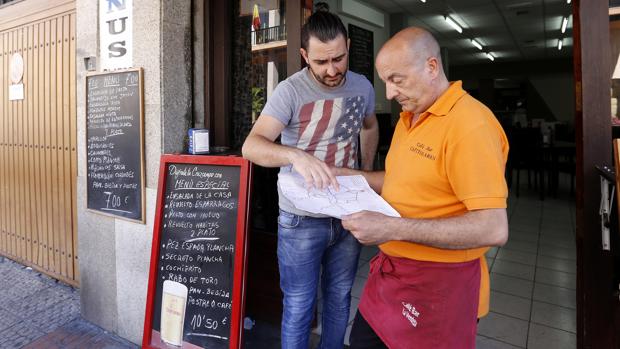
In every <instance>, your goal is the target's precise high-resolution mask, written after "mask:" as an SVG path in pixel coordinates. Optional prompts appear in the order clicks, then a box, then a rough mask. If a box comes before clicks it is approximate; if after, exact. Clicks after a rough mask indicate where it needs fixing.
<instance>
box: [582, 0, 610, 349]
mask: <svg viewBox="0 0 620 349" xmlns="http://www.w3.org/2000/svg"><path fill="white" fill-rule="evenodd" d="M608 7H609V2H608V1H607V0H593V1H580V0H577V1H575V2H573V37H574V41H573V42H574V50H573V52H574V64H575V70H574V71H575V102H576V103H575V107H576V108H575V109H576V113H575V130H576V140H577V176H576V180H577V186H576V187H577V193H576V198H575V204H576V223H577V226H576V228H577V229H576V235H577V244H576V246H577V347H578V348H618V345H619V342H618V329H614V321H613V320H614V314H613V309H614V307H613V305H614V303H613V302H614V298H615V299H617V295H614V294H613V292H614V289H615V288H616V287H617V279H616V280H614V275H613V272H614V270H613V268H614V254H615V253H617V249H618V247H617V246H613V245H612V250H611V252H608V251H603V250H602V248H601V230H600V217H599V214H598V213H599V202H600V179H599V175H598V173H597V171H596V170H595V168H594V166H595V165H608V166H609V167H611V166H612V165H611V163H610V161H611V159H612V156H611V145H612V143H611V125H610V122H609V115H611V106H610V103H609V100H610V86H611V79H610V76H611V70H610V58H611V54H610V45H609V16H608ZM616 190H617V189H616ZM612 231H613V230H612Z"/></svg>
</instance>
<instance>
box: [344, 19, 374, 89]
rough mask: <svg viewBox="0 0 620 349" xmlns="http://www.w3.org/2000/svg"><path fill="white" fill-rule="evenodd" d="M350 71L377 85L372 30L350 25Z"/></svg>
mask: <svg viewBox="0 0 620 349" xmlns="http://www.w3.org/2000/svg"><path fill="white" fill-rule="evenodd" d="M348 29H349V39H350V40H351V45H350V47H349V69H351V71H354V72H356V73H358V74H362V75H364V76H365V77H366V78H367V79H368V81H370V83H371V84H373V85H374V84H375V67H374V64H375V55H374V52H375V51H374V40H373V36H374V33H373V32H372V31H370V30H366V29H364V28H360V27H358V26H356V25H353V24H349V28H348Z"/></svg>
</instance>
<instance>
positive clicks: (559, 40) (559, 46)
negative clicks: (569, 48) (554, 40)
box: [558, 39, 563, 51]
mask: <svg viewBox="0 0 620 349" xmlns="http://www.w3.org/2000/svg"><path fill="white" fill-rule="evenodd" d="M562 41H563V40H562V39H558V51H559V50H561V49H562Z"/></svg>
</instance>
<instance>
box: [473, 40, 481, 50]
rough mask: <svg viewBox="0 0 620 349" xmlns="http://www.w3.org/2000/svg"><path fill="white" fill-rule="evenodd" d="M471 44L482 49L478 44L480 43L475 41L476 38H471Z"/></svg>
mask: <svg viewBox="0 0 620 349" xmlns="http://www.w3.org/2000/svg"><path fill="white" fill-rule="evenodd" d="M471 44H472V45H474V46H476V47H477V48H478V50H482V45H480V43H479V42H478V41H476V39H471Z"/></svg>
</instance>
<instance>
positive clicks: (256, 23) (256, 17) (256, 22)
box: [252, 4, 260, 31]
mask: <svg viewBox="0 0 620 349" xmlns="http://www.w3.org/2000/svg"><path fill="white" fill-rule="evenodd" d="M252 27H254V30H255V31H256V30H259V29H260V13H258V5H257V4H254V11H253V12H252Z"/></svg>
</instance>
